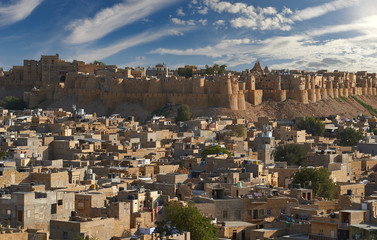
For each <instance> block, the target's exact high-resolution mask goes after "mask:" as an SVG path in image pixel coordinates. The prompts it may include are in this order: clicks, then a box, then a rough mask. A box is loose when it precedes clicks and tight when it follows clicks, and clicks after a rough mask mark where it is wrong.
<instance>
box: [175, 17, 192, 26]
mask: <svg viewBox="0 0 377 240" xmlns="http://www.w3.org/2000/svg"><path fill="white" fill-rule="evenodd" d="M171 21H172V22H173V23H174V24H177V25H189V26H195V25H196V23H195V21H194V20H192V19H191V20H182V19H179V18H172V19H171Z"/></svg>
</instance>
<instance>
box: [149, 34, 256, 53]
mask: <svg viewBox="0 0 377 240" xmlns="http://www.w3.org/2000/svg"><path fill="white" fill-rule="evenodd" d="M250 43H251V40H250V39H248V38H243V39H224V40H222V41H220V42H219V43H218V44H216V45H214V46H206V47H203V48H196V49H192V48H190V49H185V50H178V49H165V48H158V49H156V50H153V51H151V52H150V53H152V54H161V55H164V54H173V55H198V56H207V57H212V58H219V57H222V56H229V55H233V54H234V53H239V52H238V51H237V50H236V48H237V49H240V48H244V47H245V46H246V45H248V44H250ZM244 50H245V49H244Z"/></svg>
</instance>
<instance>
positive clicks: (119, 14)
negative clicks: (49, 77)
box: [25, 0, 177, 44]
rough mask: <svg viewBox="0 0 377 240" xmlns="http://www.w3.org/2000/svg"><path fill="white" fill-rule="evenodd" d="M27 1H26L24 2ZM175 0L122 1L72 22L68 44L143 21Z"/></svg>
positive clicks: (84, 41) (95, 38)
mask: <svg viewBox="0 0 377 240" xmlns="http://www.w3.org/2000/svg"><path fill="white" fill-rule="evenodd" d="M25 1H27V0H25ZM176 1H177V0H158V1H156V0H124V1H123V3H119V4H116V5H114V6H112V7H111V8H106V9H103V10H101V11H100V12H98V13H97V14H96V15H95V16H94V17H93V18H86V19H80V20H76V21H73V22H72V23H70V24H69V25H68V26H67V28H68V29H69V30H71V31H72V32H71V34H70V35H69V36H68V37H67V38H66V42H67V43H69V44H81V43H86V42H91V41H94V40H97V39H100V38H102V37H104V36H106V35H107V34H109V33H111V32H113V31H114V30H116V29H118V28H120V27H123V26H125V25H127V24H130V23H133V22H135V21H138V20H140V19H143V18H145V17H147V16H149V15H150V14H152V13H154V12H156V11H158V10H160V9H162V8H163V7H165V6H166V5H168V4H170V3H173V2H176Z"/></svg>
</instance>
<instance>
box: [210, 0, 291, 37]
mask: <svg viewBox="0 0 377 240" xmlns="http://www.w3.org/2000/svg"><path fill="white" fill-rule="evenodd" d="M203 3H204V4H205V5H206V6H208V7H209V8H211V9H212V10H214V11H215V12H218V13H224V12H225V13H231V14H239V15H241V16H240V17H238V18H235V19H232V20H231V21H230V23H231V25H232V27H234V28H251V29H253V30H257V29H260V30H274V29H280V30H283V31H288V30H290V29H291V26H290V25H291V24H293V21H292V20H291V19H289V17H288V16H290V14H292V10H291V9H289V8H283V10H282V11H281V12H278V11H277V10H276V8H274V7H266V8H261V7H254V6H252V5H250V6H248V5H247V4H245V3H230V2H226V1H219V0H203Z"/></svg>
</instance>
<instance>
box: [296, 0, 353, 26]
mask: <svg viewBox="0 0 377 240" xmlns="http://www.w3.org/2000/svg"><path fill="white" fill-rule="evenodd" d="M359 3H360V0H334V1H332V2H329V3H325V4H322V5H318V6H314V7H309V8H305V9H302V10H298V11H296V13H295V14H294V16H293V17H292V20H293V21H304V20H309V19H312V18H316V17H320V16H323V15H325V14H328V13H330V12H334V11H338V10H340V9H343V8H348V7H352V6H355V5H358V4H359Z"/></svg>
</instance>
